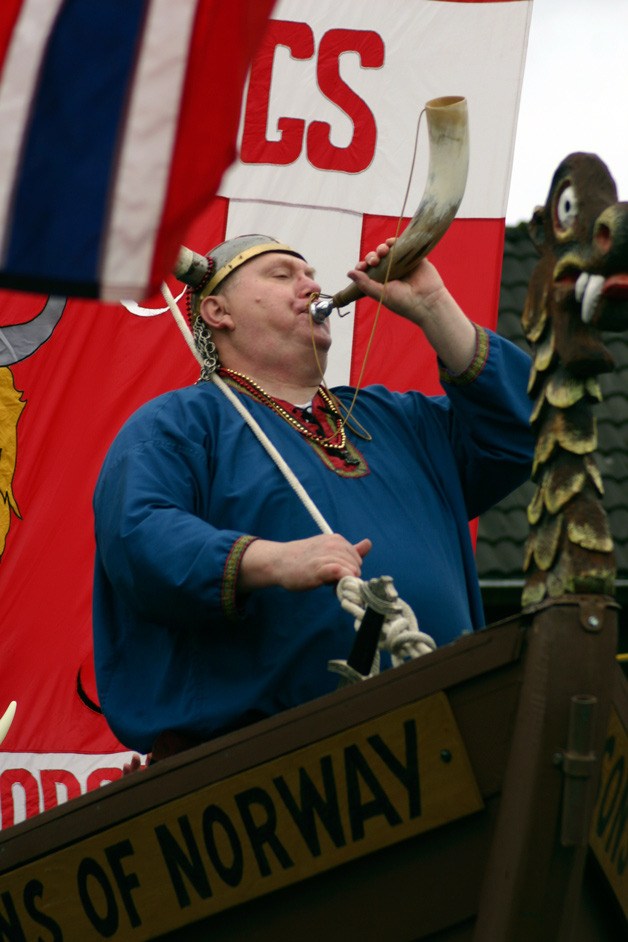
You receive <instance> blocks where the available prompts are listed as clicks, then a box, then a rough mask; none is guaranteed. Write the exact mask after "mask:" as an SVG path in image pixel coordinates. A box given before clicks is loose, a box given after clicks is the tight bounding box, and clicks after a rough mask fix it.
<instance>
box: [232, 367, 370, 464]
mask: <svg viewBox="0 0 628 942" xmlns="http://www.w3.org/2000/svg"><path fill="white" fill-rule="evenodd" d="M218 372H219V374H220V375H221V376H222V377H223V378H224V379H226V380H229V381H231V382H232V383H233V384H235V385H236V386H238V387H239V388H240V389H242V390H243V391H244V392H247V393H249V395H251V396H252V397H253V398H254V399H256V400H257V401H258V402H261V403H262V404H263V405H265V406H267V407H268V408H269V409H271V410H272V411H273V412H274V413H275V414H276V415H278V416H280V417H281V418H282V419H284V421H285V422H287V423H288V424H289V425H290V426H291V427H292V428H294V429H295V430H296V431H297V432H299V434H300V435H302V436H303V437H304V438H306V439H307V440H308V441H309V442H310V443H311V444H312V445H314V446H315V447H316V448H317V450H319V454H321V456H323V457H324V456H328V457H326V463H327V464H328V465H329V467H331V468H332V469H333V470H335V471H338V472H340V473H342V470H343V467H344V470H345V471H348V472H350V475H351V476H352V477H353V476H362V475H363V474H365V473H368V468H367V467H366V465H365V463H364V459H363V457H362V455H361V454H360V452H359V451H358V450H357V449H356V448H355V446H353V445H352V444H351V442H349V441H348V440H347V434H346V431H345V423H344V422H343V420H342V416H341V415H340V414H339V412H338V410H337V409H336V408H335V405H334V402H333V399H332V398H331V396H330V395H329V393H328V392H327V390H325V388H324V387H322V386H319V388H318V390H317V391H316V393H315V395H314V399H313V400H312V405H311V407H310V408H307V407H306V408H304V407H300V406H294V405H293V404H292V403H289V402H286V401H284V400H279V399H275V398H274V396H271V395H270V394H269V393H267V392H266V390H265V389H263V388H262V387H261V386H260V385H259V384H258V383H256V382H255V381H254V380H252V379H251V377H250V376H247V375H246V374H244V373H239V372H238V371H237V370H230V369H227V368H226V367H220V368H219V370H218Z"/></svg>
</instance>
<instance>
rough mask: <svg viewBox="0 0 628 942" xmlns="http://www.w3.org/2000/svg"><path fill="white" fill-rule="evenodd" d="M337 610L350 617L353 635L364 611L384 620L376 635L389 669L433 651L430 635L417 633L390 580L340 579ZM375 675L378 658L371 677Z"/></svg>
mask: <svg viewBox="0 0 628 942" xmlns="http://www.w3.org/2000/svg"><path fill="white" fill-rule="evenodd" d="M336 595H337V596H338V600H339V601H340V605H341V607H342V608H343V609H344V610H345V611H346V612H349V614H350V615H353V618H354V627H355V630H356V631H357V630H358V629H359V627H360V625H361V624H362V619H363V618H364V613H365V612H366V609H367V607H368V608H371V609H373V611H376V612H379V614H381V615H383V616H384V622H383V625H382V629H381V632H380V639H379V645H378V647H379V650H383V651H388V652H389V653H390V658H391V661H392V665H393V667H398V666H399V665H400V664H403V663H405V662H406V661H409V660H412V659H414V658H416V657H421V655H423V654H429V652H430V651H434V650H435V649H436V642H435V641H434V639H433V638H432V637H430V635H428V634H426V633H425V632H423V631H419V625H418V621H417V618H416V615H415V614H414V612H413V611H412V609H411V608H410V606H409V605H408V604H407V602H404V601H403V599H401V598H399V594H398V592H397V590H396V589H395V586H394V583H393V580H392V578H391V577H390V576H380V577H378V578H376V579H369V581H368V582H364V581H363V580H362V579H358V578H357V577H356V576H344V578H342V579H341V580H340V581H339V583H338V586H337V588H336ZM377 673H379V655H378V656H377V657H376V659H375V662H374V664H373V669H372V671H371V675H373V674H377Z"/></svg>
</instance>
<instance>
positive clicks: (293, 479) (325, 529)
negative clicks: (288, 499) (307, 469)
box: [161, 282, 334, 533]
mask: <svg viewBox="0 0 628 942" xmlns="http://www.w3.org/2000/svg"><path fill="white" fill-rule="evenodd" d="M161 293H162V294H163V296H164V298H165V300H166V303H167V305H168V307H169V308H170V311H171V312H172V316H173V317H174V319H175V321H176V323H177V325H178V327H179V329H180V331H181V333H182V334H183V336H184V338H185V341H186V343H187V345H188V347H189V348H190V350H191V351H192V353H193V354H194V356H195V357H196V359H197V361H198V362H199V363H200V364H201V365H202V357H201V355H200V353H199V351H198V350H197V349H196V344H195V343H194V337H193V336H192V331H191V330H190V327H189V324H188V323H187V321H186V319H185V317H184V316H183V314H182V313H181V310H180V308H179V305H178V304H177V302H176V300H175V299H174V297H173V295H172V292H171V291H170V288H169V287H168V285H167V284H166V283H165V282H164V283H163V284H162V286H161ZM212 382H213V383H215V384H216V386H217V387H218V389H220V391H221V392H222V393H223V395H224V396H226V398H227V399H228V400H229V402H230V403H231V404H232V406H233V407H234V409H236V410H237V412H238V413H239V414H240V416H241V417H242V419H244V421H245V422H246V424H247V425H248V427H249V428H250V429H251V431H252V432H253V434H254V435H255V437H256V439H257V440H258V442H259V443H260V445H261V446H262V448H264V449H265V451H266V452H267V454H268V455H270V457H271V458H272V460H273V461H274V462H275V464H276V465H277V467H278V468H279V470H280V471H281V473H282V474H283V476H284V478H285V479H286V481H287V482H288V484H289V485H290V487H291V488H292V490H293V491H294V492H295V494H296V495H297V497H298V499H299V500H300V501H301V503H302V504H303V506H304V507H305V509H306V510H307V511H308V513H309V514H310V516H311V517H312V519H313V520H314V522H315V524H316V526H317V527H318V528H319V530H320V531H321V532H322V533H333V532H334V531H333V530H332V528H331V527H330V526H329V524H328V523H327V521H326V520H325V518H324V517H323V515H322V513H321V512H320V510H319V509H318V507H317V506H316V504H315V503H314V501H313V500H312V498H311V497H310V495H309V494H308V493H307V491H306V490H305V488H304V487H303V485H302V484H301V482H300V481H299V479H298V478H297V476H296V475H295V473H294V471H293V470H292V468H290V466H289V465H288V464H287V463H286V462H285V460H284V459H283V458H282V456H281V455H280V453H279V452H278V451H277V449H276V448H275V446H274V445H273V443H272V442H271V440H270V439H269V438H268V436H267V435H266V433H265V432H264V431H263V429H262V428H261V427H260V425H259V424H258V422H257V420H256V419H254V418H253V416H252V415H251V413H250V412H249V410H248V409H247V408H246V406H245V405H244V403H243V402H242V401H241V400H240V399H239V398H238V397H237V396H236V394H235V393H234V392H233V390H232V389H231V387H230V386H228V385H227V383H225V382H224V380H223V379H221V377H220V376H217V375H216V373H212Z"/></svg>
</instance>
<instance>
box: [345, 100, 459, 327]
mask: <svg viewBox="0 0 628 942" xmlns="http://www.w3.org/2000/svg"><path fill="white" fill-rule="evenodd" d="M425 114H426V118H427V128H428V135H429V144H430V156H429V167H428V176H427V183H426V186H425V192H424V193H423V197H422V199H421V202H420V204H419V208H418V209H417V211H416V212H415V214H414V216H413V217H412V219H411V220H410V222H409V223H408V225H407V227H406V229H405V230H404V232H403V233H402V234H401V235H400V236H399V238H398V239H397V241H396V242H395V245H394V250H393V251H394V255H393V261H392V264H391V263H390V259H389V258H384V259H382V260H381V261H380V262H378V264H377V265H374V266H373V267H372V268H367V270H366V273H367V275H369V277H370V278H373V279H374V280H375V281H379V282H384V281H385V280H386V279H387V278H388V279H393V278H403V277H404V276H405V275H407V274H408V273H409V272H411V271H412V270H413V269H414V268H416V266H417V265H418V264H419V262H420V261H421V259H422V258H424V257H425V256H426V255H427V254H428V252H431V250H432V249H433V248H434V246H435V245H436V243H437V242H438V241H439V239H441V238H442V236H443V235H444V234H445V232H446V231H447V229H448V228H449V226H450V224H451V222H452V221H453V219H454V217H455V215H456V213H457V212H458V208H459V206H460V203H461V202H462V197H463V196H464V191H465V187H466V185H467V173H468V169H469V132H468V115H467V101H466V98H463V97H461V96H448V97H443V98H432V99H431V101H428V102H427V103H426V105H425ZM389 265H390V270H389ZM362 296H363V294H362V292H361V291H360V289H359V288H358V287H357V286H356V285H354V284H351V285H348V286H347V287H346V288H344V289H343V290H342V291H339V292H338V293H337V294H335V295H334V296H333V298H332V301H333V305H334V307H337V308H341V307H345V306H346V305H347V304H350V303H351V302H352V301H357V299H358V298H361V297H362Z"/></svg>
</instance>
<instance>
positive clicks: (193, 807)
mask: <svg viewBox="0 0 628 942" xmlns="http://www.w3.org/2000/svg"><path fill="white" fill-rule="evenodd" d="M103 797H104V796H103ZM481 807H482V800H481V797H480V794H479V792H478V789H477V785H476V783H475V779H474V777H473V773H472V771H471V768H470V766H469V762H468V758H467V755H466V751H465V748H464V744H463V742H462V739H461V736H460V733H459V731H458V729H457V726H456V723H455V720H454V718H453V715H452V713H451V709H450V707H449V704H448V701H447V699H446V697H445V695H444V694H442V693H439V694H436V695H434V696H432V697H429V698H426V699H425V700H422V701H419V702H418V703H415V704H412V705H410V706H405V707H403V708H400V709H398V710H395V711H393V712H391V713H388V714H386V715H384V716H382V717H378V718H377V719H376V720H373V721H370V722H368V723H364V724H361V725H360V726H357V727H354V728H352V729H349V730H346V731H345V732H343V733H339V734H337V735H335V736H332V737H329V738H327V739H324V740H321V741H320V742H317V743H315V744H313V745H310V746H307V747H304V748H302V749H300V750H298V751H296V752H292V753H290V754H288V755H283V756H281V758H278V759H274V760H272V761H270V762H267V763H265V764H264V765H260V766H257V767H255V768H252V769H248V770H247V771H246V772H243V773H241V774H238V775H236V776H234V777H232V778H230V779H225V780H223V781H221V782H218V783H215V784H213V785H210V786H206V787H204V788H201V789H199V790H198V791H197V792H194V793H193V794H191V795H187V796H186V797H184V798H179V799H177V800H175V801H172V802H170V803H168V804H167V805H164V806H162V807H160V808H157V809H154V810H152V811H149V812H147V813H146V814H143V815H141V816H139V817H137V818H135V819H133V820H131V821H129V822H126V823H125V824H122V825H116V826H115V827H112V828H111V829H109V830H107V831H105V832H101V833H99V834H98V835H96V836H93V837H90V838H87V839H85V840H82V841H80V842H79V843H77V844H75V845H73V846H72V847H67V848H65V849H63V850H60V851H57V852H56V853H54V854H51V855H49V856H48V857H46V858H43V859H41V860H40V861H37V862H35V863H31V864H29V865H27V866H25V867H22V868H20V869H17V870H14V871H13V872H11V873H8V874H5V876H4V877H3V878H2V880H1V881H0V939H4V938H6V939H10V940H13V939H15V940H20V942H25V940H31V939H33V940H34V939H41V940H42V942H44V940H45V942H48V940H51V942H84V940H85V939H94V938H96V939H97V938H103V939H118V940H120V939H133V940H135V939H137V940H143V939H151V938H153V937H155V936H157V935H160V934H162V933H165V932H166V931H170V930H172V929H175V928H178V927H181V926H184V925H188V924H190V923H192V922H195V921H197V920H199V919H201V918H204V917H207V916H209V915H211V914H213V913H216V912H219V911H221V910H224V909H227V908H229V907H232V906H235V905H237V904H239V903H242V902H244V901H247V900H251V899H254V898H255V897H258V896H262V895H265V894H266V893H269V892H271V891H273V890H276V889H279V888H280V887H284V886H288V885H289V884H293V883H296V882H298V881H300V880H303V879H306V878H308V877H311V876H314V875H315V874H317V873H321V872H323V871H325V870H329V869H331V868H333V867H336V866H338V865H340V864H343V863H346V862H348V861H350V860H353V859H355V858H358V857H361V856H364V855H366V854H369V853H371V852H373V851H375V850H378V849H380V848H383V847H387V846H389V845H391V844H394V843H396V842H398V841H400V840H403V839H405V838H407V837H410V836H412V835H415V834H419V833H421V832H423V831H427V830H430V829H432V828H435V827H438V826H439V825H442V824H444V823H446V822H448V821H453V820H455V819H456V818H460V817H462V816H464V815H467V814H470V813H472V812H473V811H477V810H479V809H480V808H481Z"/></svg>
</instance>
